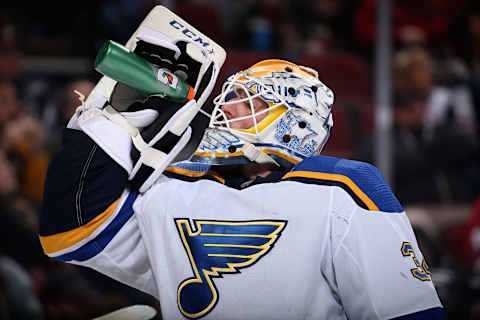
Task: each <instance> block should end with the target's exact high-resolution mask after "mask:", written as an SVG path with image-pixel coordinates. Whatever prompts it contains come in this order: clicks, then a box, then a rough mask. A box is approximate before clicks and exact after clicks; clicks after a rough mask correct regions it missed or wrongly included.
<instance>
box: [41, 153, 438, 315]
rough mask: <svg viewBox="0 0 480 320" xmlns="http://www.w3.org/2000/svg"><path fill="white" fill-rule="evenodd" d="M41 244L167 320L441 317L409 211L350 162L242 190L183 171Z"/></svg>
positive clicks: (303, 166) (204, 173)
mask: <svg viewBox="0 0 480 320" xmlns="http://www.w3.org/2000/svg"><path fill="white" fill-rule="evenodd" d="M82 228H83V229H82ZM68 233H69V234H68ZM67 234H68V235H67ZM41 240H42V244H43V246H44V249H45V251H46V252H47V253H48V254H49V255H50V256H51V257H55V258H57V259H60V260H63V261H68V262H71V263H76V264H80V265H85V266H89V267H92V268H94V269H96V270H98V271H99V272H102V273H104V274H106V275H108V276H110V277H112V278H114V279H117V280H119V281H121V282H124V283H126V284H129V285H131V286H133V287H135V288H138V289H140V290H142V291H144V292H147V293H150V294H152V295H154V296H155V297H157V298H158V299H159V301H160V304H161V311H162V317H163V319H186V318H194V319H197V318H202V319H395V318H398V319H407V318H408V319H411V318H414V319H423V318H422V316H423V317H427V316H430V317H431V318H432V319H433V318H435V319H437V316H438V317H439V318H442V317H443V310H442V306H441V303H440V301H439V299H438V296H437V294H436V292H435V288H434V286H433V284H432V281H431V277H430V270H429V268H428V265H427V264H426V261H425V260H424V258H423V256H422V254H421V252H420V249H419V247H418V245H417V242H416V239H415V236H414V233H413V231H412V227H411V225H410V223H409V220H408V218H407V216H406V214H405V212H404V211H403V209H402V207H401V205H400V204H399V203H398V201H397V199H396V198H395V196H394V195H393V194H392V192H391V190H390V188H389V187H388V186H387V185H386V184H385V182H384V180H383V178H382V177H381V175H380V174H379V172H378V170H377V169H376V168H374V167H373V166H371V165H368V164H365V163H360V162H355V161H349V160H343V159H336V158H330V157H323V156H318V157H314V158H309V159H306V160H304V161H303V162H301V163H300V164H298V165H296V166H295V167H294V168H293V169H292V170H291V171H289V172H288V173H285V174H283V175H282V176H280V177H278V178H275V179H271V180H270V181H262V183H256V182H254V183H252V184H251V185H249V186H247V187H246V186H245V185H243V186H242V187H241V188H234V187H231V186H229V185H228V179H227V178H225V177H222V176H220V175H219V174H218V173H216V172H214V171H212V169H211V168H209V167H208V166H202V165H199V164H188V163H187V164H178V165H176V166H172V167H169V168H168V169H167V171H166V172H165V176H163V177H162V178H161V179H160V180H159V181H158V183H156V184H155V185H154V186H153V187H152V188H151V189H150V190H149V191H147V192H146V193H145V194H143V195H137V194H135V193H129V192H128V191H125V192H124V193H123V194H122V196H121V197H120V199H119V200H117V201H116V202H114V203H113V204H111V205H110V206H109V207H108V209H107V210H105V211H104V212H103V213H102V214H100V215H98V217H97V218H95V219H93V220H91V221H90V222H89V223H87V224H85V225H84V226H82V227H79V228H75V229H73V230H70V231H67V232H64V233H62V234H56V235H49V236H47V237H41ZM403 317H405V318H403ZM429 319H430V318H429Z"/></svg>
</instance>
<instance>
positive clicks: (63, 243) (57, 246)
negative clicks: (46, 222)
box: [39, 198, 120, 254]
mask: <svg viewBox="0 0 480 320" xmlns="http://www.w3.org/2000/svg"><path fill="white" fill-rule="evenodd" d="M119 201H120V198H118V199H117V200H116V201H115V202H113V203H112V204H111V205H110V206H109V207H108V208H107V209H106V210H105V211H104V212H102V213H101V214H99V215H98V216H96V217H95V218H94V219H93V220H91V221H90V222H89V223H87V224H85V225H83V226H80V227H78V228H75V229H72V230H69V231H65V232H62V233H57V234H53V235H50V236H39V238H40V243H41V245H42V247H43V251H44V252H45V253H46V254H52V253H55V252H57V251H60V250H63V249H66V248H68V247H71V246H73V245H74V244H76V243H78V242H79V241H81V240H83V239H85V238H87V237H89V236H90V235H91V234H92V233H93V232H94V231H95V230H97V229H98V227H100V226H101V225H102V224H103V223H104V222H105V221H107V219H108V218H109V217H110V216H111V215H112V214H113V212H114V211H115V208H116V207H117V205H118V202H119Z"/></svg>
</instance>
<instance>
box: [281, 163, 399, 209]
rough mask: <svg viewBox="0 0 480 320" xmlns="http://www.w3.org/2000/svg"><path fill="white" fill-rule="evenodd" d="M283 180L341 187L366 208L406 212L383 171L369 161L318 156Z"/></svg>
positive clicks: (295, 169) (297, 167) (295, 168)
mask: <svg viewBox="0 0 480 320" xmlns="http://www.w3.org/2000/svg"><path fill="white" fill-rule="evenodd" d="M283 180H297V181H298V180H301V181H304V182H309V183H318V184H326V185H337V186H339V187H341V188H343V189H344V190H345V191H347V192H348V193H349V194H350V195H351V196H352V198H353V199H354V200H355V202H357V203H358V204H359V205H360V206H361V207H363V208H366V209H369V210H380V211H383V212H403V208H402V206H401V205H400V203H399V202H398V200H397V198H396V197H395V195H394V194H393V192H392V190H391V189H390V187H389V186H388V184H387V183H386V182H385V180H384V179H383V176H382V174H381V173H380V171H379V170H378V169H377V168H376V167H374V166H372V165H371V164H369V163H366V162H360V161H353V160H346V159H339V158H333V157H326V156H315V157H311V158H307V159H305V160H304V161H302V162H300V163H299V164H298V165H296V166H295V167H293V169H292V170H291V171H290V172H289V173H288V174H287V175H285V176H284V178H283Z"/></svg>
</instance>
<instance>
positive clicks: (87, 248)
mask: <svg viewBox="0 0 480 320" xmlns="http://www.w3.org/2000/svg"><path fill="white" fill-rule="evenodd" d="M137 196H138V194H137V193H136V192H132V193H131V194H129V195H128V197H127V199H126V200H125V202H124V204H123V206H122V208H121V209H120V211H119V212H118V214H117V215H116V217H115V219H113V220H112V221H111V222H110V224H109V225H108V226H107V227H106V228H105V229H104V230H103V231H102V232H100V233H99V234H98V235H97V236H96V237H95V238H94V239H92V240H90V241H89V242H87V243H86V244H84V245H83V246H81V247H80V248H78V249H77V250H75V251H72V252H69V253H66V254H63V255H60V256H57V257H54V258H55V259H57V260H61V261H80V262H81V261H85V260H88V259H90V258H93V257H94V256H96V255H97V254H99V253H100V252H101V251H102V250H103V249H105V247H106V246H107V245H108V244H109V243H110V241H111V240H112V239H113V237H115V235H116V234H117V233H118V232H119V231H120V229H121V228H122V227H123V225H124V224H125V223H126V222H127V221H128V220H129V219H130V217H131V216H132V215H133V208H132V206H133V202H134V201H135V199H136V198H137Z"/></svg>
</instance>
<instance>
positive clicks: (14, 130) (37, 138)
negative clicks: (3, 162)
mask: <svg viewBox="0 0 480 320" xmlns="http://www.w3.org/2000/svg"><path fill="white" fill-rule="evenodd" d="M0 110H1V111H0V128H1V130H2V138H1V145H2V148H3V150H5V152H7V153H9V154H10V155H12V156H13V157H14V158H15V159H16V160H17V161H18V162H19V170H18V172H17V173H18V174H19V182H20V188H21V191H22V193H23V194H25V195H26V196H27V197H28V198H29V199H30V200H32V201H34V202H35V203H37V204H38V203H40V201H41V197H42V193H43V181H44V180H45V174H46V170H47V166H48V163H49V161H50V158H49V155H48V153H47V152H46V151H45V143H44V141H45V130H44V127H43V125H42V124H41V123H40V122H38V121H37V120H35V119H33V118H32V117H30V116H29V115H27V114H25V113H24V112H23V110H22V108H21V107H20V104H19V101H18V96H17V88H16V86H15V83H14V82H13V80H9V79H3V80H0Z"/></svg>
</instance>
